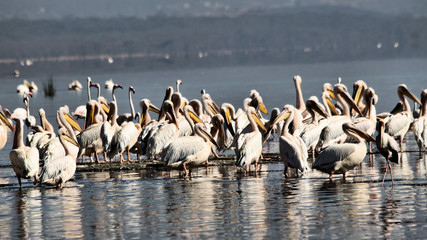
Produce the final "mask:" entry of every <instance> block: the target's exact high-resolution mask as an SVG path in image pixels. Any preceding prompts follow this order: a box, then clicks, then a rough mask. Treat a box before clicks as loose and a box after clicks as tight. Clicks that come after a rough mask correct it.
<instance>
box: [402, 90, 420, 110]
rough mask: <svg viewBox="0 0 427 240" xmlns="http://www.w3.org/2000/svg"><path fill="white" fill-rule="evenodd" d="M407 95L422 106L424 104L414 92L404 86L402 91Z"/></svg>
mask: <svg viewBox="0 0 427 240" xmlns="http://www.w3.org/2000/svg"><path fill="white" fill-rule="evenodd" d="M402 93H403V94H404V95H405V96H407V97H408V98H409V99H411V100H412V101H414V102H416V103H418V104H419V105H420V106H422V105H423V104H422V103H421V101H420V100H419V99H418V98H417V97H416V96H415V95H414V94H413V93H411V92H410V91H409V90H408V89H406V88H404V89H403V92H402Z"/></svg>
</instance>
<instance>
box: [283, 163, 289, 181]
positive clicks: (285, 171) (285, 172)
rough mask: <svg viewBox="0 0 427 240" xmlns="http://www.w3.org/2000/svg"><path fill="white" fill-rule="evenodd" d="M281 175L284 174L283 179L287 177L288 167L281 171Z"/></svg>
mask: <svg viewBox="0 0 427 240" xmlns="http://www.w3.org/2000/svg"><path fill="white" fill-rule="evenodd" d="M283 174H285V178H287V177H288V166H287V165H285V170H284V171H283Z"/></svg>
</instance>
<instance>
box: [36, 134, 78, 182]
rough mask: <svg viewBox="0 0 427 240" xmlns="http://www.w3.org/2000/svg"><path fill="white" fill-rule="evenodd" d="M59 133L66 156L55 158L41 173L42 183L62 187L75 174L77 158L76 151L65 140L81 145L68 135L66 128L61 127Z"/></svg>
mask: <svg viewBox="0 0 427 240" xmlns="http://www.w3.org/2000/svg"><path fill="white" fill-rule="evenodd" d="M58 135H59V141H60V142H61V144H62V146H63V147H64V149H65V156H63V157H60V158H56V159H53V160H52V161H49V162H48V163H47V164H46V165H44V166H43V168H42V170H41V173H40V185H42V184H45V185H51V186H56V187H59V188H62V187H63V186H64V184H65V183H66V182H67V181H68V180H70V179H71V178H72V177H73V176H74V173H75V172H76V158H77V155H76V153H75V151H73V150H71V149H70V148H69V145H68V144H66V143H65V141H68V142H70V143H71V144H73V145H75V146H77V147H78V146H79V145H78V143H77V142H76V140H75V139H73V138H72V137H70V136H68V135H67V130H66V129H65V128H61V129H59V131H58Z"/></svg>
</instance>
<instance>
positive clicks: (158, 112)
mask: <svg viewBox="0 0 427 240" xmlns="http://www.w3.org/2000/svg"><path fill="white" fill-rule="evenodd" d="M148 110H150V111H152V112H154V113H157V114H160V109H159V108H157V107H156V106H154V105H153V104H150V105H149V106H148Z"/></svg>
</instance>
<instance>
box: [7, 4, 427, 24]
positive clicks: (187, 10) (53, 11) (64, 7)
mask: <svg viewBox="0 0 427 240" xmlns="http://www.w3.org/2000/svg"><path fill="white" fill-rule="evenodd" d="M318 4H327V5H332V6H338V5H340V6H349V7H356V8H359V9H365V10H371V11H378V12H383V13H387V14H410V15H422V16H427V1H425V0H405V1H401V0H210V1H200V0H119V1H118V0H90V1H87V0H71V1H70V0H37V1H34V0H2V1H0V20H1V19H10V18H21V19H51V18H64V17H72V18H76V17H77V18H88V17H101V18H109V17H121V16H125V17H139V18H141V17H142V18H144V17H147V16H153V15H207V14H209V15H213V14H238V13H241V12H244V11H247V10H251V9H272V8H280V7H292V6H310V5H318Z"/></svg>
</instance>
